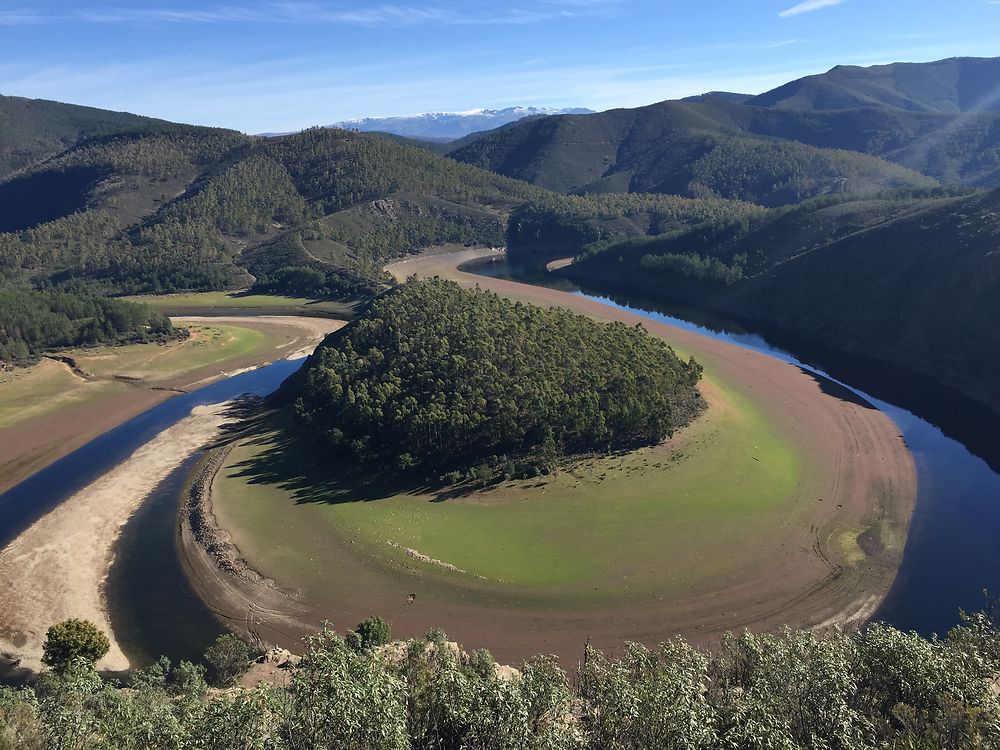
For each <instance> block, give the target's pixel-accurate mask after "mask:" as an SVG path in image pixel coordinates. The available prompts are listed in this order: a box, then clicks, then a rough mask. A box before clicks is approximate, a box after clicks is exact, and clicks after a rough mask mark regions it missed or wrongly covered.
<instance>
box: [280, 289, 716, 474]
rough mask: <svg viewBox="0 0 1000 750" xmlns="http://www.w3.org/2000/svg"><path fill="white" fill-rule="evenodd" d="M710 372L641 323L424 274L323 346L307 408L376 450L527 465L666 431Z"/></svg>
mask: <svg viewBox="0 0 1000 750" xmlns="http://www.w3.org/2000/svg"><path fill="white" fill-rule="evenodd" d="M700 375H701V367H700V366H699V365H698V364H697V363H695V362H694V361H689V362H683V361H681V360H680V359H679V358H678V357H677V356H676V355H675V354H674V352H673V351H672V350H671V349H670V347H668V346H667V345H666V344H664V343H663V342H662V341H660V340H659V339H656V338H653V337H651V336H649V335H648V334H647V333H646V332H645V331H643V330H642V329H641V328H630V327H628V326H625V325H623V324H621V323H611V324H603V323H597V322H594V321H592V320H590V319H589V318H585V317H582V316H580V315H575V314H572V313H569V312H566V311H562V310H558V309H552V310H545V309H542V308H539V307H535V306H531V305H523V304H521V303H513V302H510V301H508V300H506V299H504V298H502V297H499V296H497V295H496V294H493V293H490V292H485V291H481V290H478V289H477V290H463V289H461V288H460V287H459V286H458V285H457V284H455V283H453V282H449V281H442V280H440V279H433V280H426V281H417V280H415V279H410V280H408V281H407V282H406V283H405V284H403V285H401V286H399V287H397V288H395V289H393V290H391V291H389V292H387V293H386V294H385V295H383V296H382V297H380V298H378V299H377V300H376V301H375V302H374V303H373V304H372V305H371V308H370V309H369V310H368V312H367V313H366V314H365V315H364V316H363V317H362V318H360V319H359V320H357V321H355V322H354V323H353V324H352V325H350V326H348V327H347V328H345V329H344V330H343V331H342V332H339V333H338V334H335V335H334V336H333V337H331V339H329V340H328V341H327V342H326V344H325V345H324V346H322V347H321V348H320V349H319V350H317V352H316V354H315V355H314V356H313V357H312V359H311V360H310V361H309V363H308V365H307V366H306V367H305V368H304V373H303V375H302V377H301V378H300V384H299V396H298V402H297V411H298V413H299V415H300V416H301V418H302V420H303V421H304V422H305V424H306V425H308V427H310V428H311V429H312V430H314V431H315V432H316V433H317V434H318V435H320V436H321V437H322V439H323V440H324V441H325V442H326V444H327V445H329V446H330V447H331V448H333V449H334V450H336V451H339V452H342V453H344V454H347V455H349V456H351V457H353V458H355V459H357V460H359V461H361V462H364V463H371V464H372V465H375V466H395V467H397V468H398V469H400V470H412V471H414V472H417V473H419V474H420V475H422V476H423V477H425V478H433V479H436V478H438V477H439V476H441V475H443V474H445V473H448V472H459V473H463V474H466V473H468V472H470V471H472V472H473V473H475V474H477V476H478V475H488V474H489V473H490V471H491V470H494V469H495V470H498V471H502V472H505V473H515V474H521V473H523V472H524V471H532V470H533V469H538V470H546V469H548V468H551V467H552V465H553V464H554V463H555V462H556V461H557V460H558V458H559V457H561V456H565V455H571V454H579V453H585V452H592V451H605V450H609V449H613V448H631V447H635V446H639V445H649V444H653V443H657V442H659V441H661V440H663V439H664V438H665V437H667V436H669V435H670V434H672V433H673V431H674V430H676V429H677V428H678V427H680V426H682V425H684V424H687V423H688V422H689V421H690V420H691V419H692V417H693V416H694V415H696V414H697V413H698V411H699V410H700V408H701V404H702V402H701V398H700V395H699V394H698V391H697V389H696V387H695V386H696V384H697V382H698V379H699V377H700Z"/></svg>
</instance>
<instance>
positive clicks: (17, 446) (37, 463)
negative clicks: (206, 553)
mask: <svg viewBox="0 0 1000 750" xmlns="http://www.w3.org/2000/svg"><path fill="white" fill-rule="evenodd" d="M174 321H175V322H176V323H177V324H179V325H184V324H185V323H231V324H236V325H240V326H243V327H246V328H255V329H258V330H265V331H268V332H269V333H271V334H273V335H274V337H275V340H276V341H278V342H280V343H278V344H276V345H275V346H273V347H268V348H266V349H262V350H259V351H256V352H253V353H251V354H249V355H245V356H241V357H234V358H232V359H230V360H226V361H224V362H221V363H218V364H216V365H212V366H210V367H207V368H199V369H197V370H193V371H190V372H185V373H183V374H180V375H177V376H175V377H168V378H165V379H163V380H158V381H157V382H156V383H155V384H152V385H153V387H148V386H145V385H144V384H142V383H133V384H130V387H127V388H126V387H124V386H121V387H119V388H117V389H116V390H115V392H113V393H108V394H106V395H102V396H99V397H96V398H91V399H88V400H85V401H82V402H81V403H69V404H67V405H66V406H64V407H62V408H60V409H58V410H56V411H53V412H49V413H47V414H42V415H39V416H37V417H33V418H30V419H26V420H23V421H20V422H17V423H16V424H14V425H12V426H10V427H7V428H3V429H0V493H3V492H5V491H7V490H9V489H10V488H11V487H13V486H14V485H16V484H17V483H19V482H21V481H23V480H24V479H26V478H27V477H29V476H31V475H32V474H34V473H35V472H36V471H39V470H40V469H43V468H45V467H46V466H48V465H49V464H51V463H53V462H55V461H57V460H59V459H60V458H62V457H63V456H66V455H68V454H69V453H72V452H73V451H75V450H76V449H77V448H79V447H80V446H82V445H85V444H86V443H88V442H90V441H91V440H93V439H94V438H96V437H97V436H98V435H101V434H103V433H105V432H107V431H108V430H110V429H112V428H114V427H117V426H118V425H120V424H122V423H123V422H127V421H128V420H129V419H131V418H132V417H135V416H137V415H139V414H141V413H142V412H144V411H146V410H148V409H150V408H152V407H154V406H156V405H157V404H159V403H161V402H163V401H165V400H167V399H168V398H170V397H171V396H173V395H174V393H173V392H172V391H171V390H170V389H179V390H183V391H190V390H193V389H195V388H200V387H202V386H204V385H207V384H209V383H211V382H213V381H215V380H219V379H220V378H223V377H226V376H228V375H232V374H235V373H237V372H242V371H245V370H249V369H253V368H254V367H260V366H262V365H265V364H268V363H270V362H273V361H275V360H278V359H286V358H295V357H301V356H305V355H307V354H309V353H311V352H312V350H313V349H315V348H316V345H317V344H318V343H319V342H320V341H322V340H323V338H324V337H325V336H326V335H327V334H328V333H330V332H331V331H334V330H336V329H338V328H340V327H341V326H343V325H344V321H341V320H332V319H328V318H307V317H295V316H247V317H236V316H234V317H225V318H223V317H194V316H191V317H182V318H174ZM39 366H45V367H63V368H65V367H66V365H64V364H61V363H55V362H52V361H46V362H44V363H43V364H42V365H39ZM90 385H94V386H99V385H100V383H99V382H95V383H93V384H88V387H90Z"/></svg>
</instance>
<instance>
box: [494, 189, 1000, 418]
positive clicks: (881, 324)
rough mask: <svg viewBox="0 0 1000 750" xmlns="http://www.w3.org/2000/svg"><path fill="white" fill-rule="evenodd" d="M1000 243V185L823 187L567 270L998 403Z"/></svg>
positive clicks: (592, 251)
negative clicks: (928, 194)
mask: <svg viewBox="0 0 1000 750" xmlns="http://www.w3.org/2000/svg"><path fill="white" fill-rule="evenodd" d="M567 231H572V223H570V225H569V228H568V230H567ZM512 242H513V243H514V246H513V247H512V251H514V252H515V254H516V252H517V244H518V243H519V240H518V237H517V236H516V235H514V236H512ZM523 245H524V250H525V251H526V252H529V253H530V252H531V251H532V247H533V246H532V244H531V242H530V241H527V242H524V243H523ZM997 248H1000V190H997V191H994V192H992V193H989V194H974V195H969V196H965V197H950V198H949V197H942V198H916V197H913V198H910V199H902V198H901V197H899V196H895V197H893V199H891V200H890V199H869V200H856V201H850V202H846V203H835V202H831V201H817V202H813V203H811V204H806V205H803V206H801V207H798V208H795V209H793V210H783V211H772V212H769V213H768V214H763V215H757V216H755V217H751V219H750V221H749V222H743V223H734V222H721V223H715V224H712V223H706V224H704V225H702V226H699V227H694V228H687V229H681V230H677V231H673V232H666V233H663V234H660V235H657V236H651V237H640V236H635V235H633V236H632V237H631V238H622V239H621V240H620V241H618V242H613V241H612V242H605V243H593V244H591V245H590V247H589V249H588V250H587V251H586V252H584V253H583V257H582V258H581V260H580V261H579V262H578V263H577V264H574V265H573V266H571V267H570V268H569V269H566V272H567V273H570V274H571V275H573V276H574V277H577V278H581V279H587V280H589V281H590V282H591V283H592V284H594V283H596V284H597V285H598V286H601V285H605V286H608V287H610V288H617V289H626V288H630V289H632V290H635V291H638V292H641V293H642V294H643V296H645V297H647V298H653V299H659V300H662V301H665V302H667V301H669V302H682V303H685V304H689V305H693V306H695V307H697V308H698V309H702V310H714V311H717V312H722V313H725V314H729V315H733V316H737V317H739V318H742V319H745V320H750V321H754V322H756V323H757V324H759V325H761V326H762V327H768V328H771V329H776V330H781V331H785V332H788V333H792V334H796V335H798V336H801V337H804V338H807V339H811V340H814V341H818V342H821V343H823V344H825V345H826V346H828V347H832V348H834V349H838V350H841V351H847V352H853V353H857V354H862V355H865V356H867V357H871V358H874V359H878V360H882V361H885V362H888V363H890V364H892V365H896V366H899V367H902V368H904V369H907V370H910V371H914V372H919V373H922V374H924V375H927V376H929V377H930V378H932V379H934V380H937V381H938V382H941V383H944V384H947V385H948V386H950V387H952V388H955V389H957V390H959V391H962V392H964V393H965V394H967V395H969V396H971V397H973V398H974V399H976V400H978V401H980V402H982V403H985V404H988V405H989V406H991V407H992V408H993V409H994V410H995V411H997V412H1000V380H998V379H997V377H996V372H997V371H998V369H1000V328H998V327H997V325H996V322H997V321H998V320H1000V253H998V252H997Z"/></svg>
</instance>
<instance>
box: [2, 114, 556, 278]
mask: <svg viewBox="0 0 1000 750" xmlns="http://www.w3.org/2000/svg"><path fill="white" fill-rule="evenodd" d="M541 194H542V191H540V190H538V189H537V188H533V187H531V186H529V185H525V184H523V183H517V182H515V181H512V180H508V179H506V178H503V177H498V176H496V175H493V174H491V173H489V172H484V171H482V170H478V169H475V168H472V167H468V166H465V165H460V164H457V163H455V162H454V161H452V160H449V159H445V158H442V157H439V156H437V155H435V154H432V153H430V152H427V151H425V150H422V149H418V148H413V147H410V146H406V145H402V144H399V143H394V142H391V141H388V140H386V139H384V138H380V137H378V136H372V135H363V134H360V133H350V132H346V131H336V130H329V129H314V130H310V131H306V132H304V133H300V134H296V135H292V136H286V137H282V138H272V139H265V138H254V137H249V136H244V135H241V134H239V133H234V132H231V131H222V130H210V129H205V128H184V127H181V126H177V128H175V130H174V131H173V132H145V131H144V132H138V133H129V134H123V135H116V136H111V137H107V138H103V139H96V140H93V141H90V142H87V143H84V144H82V145H79V146H77V147H74V148H71V149H69V150H67V151H66V152H64V153H62V154H60V155H59V156H57V157H53V158H50V159H47V160H44V161H42V162H41V163H39V164H37V165H36V166H34V167H33V168H30V169H27V170H23V171H21V172H19V173H17V174H16V175H14V176H12V177H11V178H10V179H8V180H7V181H6V182H2V183H0V199H3V200H0V229H2V230H5V232H4V233H0V274H3V275H5V276H7V277H14V278H25V279H34V280H39V279H52V280H54V281H57V282H61V281H64V280H66V279H73V278H85V279H91V280H94V281H97V282H98V283H99V284H101V285H102V286H103V287H104V288H105V289H107V290H108V291H111V292H126V293H132V292H169V291H177V290H182V289H195V290H208V289H229V288H239V287H245V286H251V285H253V284H254V283H255V280H256V281H257V283H258V289H260V290H263V289H267V290H268V291H275V292H277V291H287V292H294V291H295V290H294V289H293V287H296V288H302V286H303V284H302V283H301V280H302V278H303V274H305V275H308V276H309V277H310V278H312V279H318V278H319V276H322V277H323V281H322V282H318V281H310V282H309V283H308V286H310V287H315V288H317V289H319V288H322V289H323V290H324V291H325V292H326V293H327V294H328V295H330V296H350V295H352V294H356V293H357V292H358V290H359V289H360V288H361V287H363V286H365V283H367V284H368V285H370V284H372V283H376V284H377V283H378V282H379V280H380V278H381V267H382V265H383V263H384V262H385V260H387V259H388V258H391V257H395V256H398V255H400V254H405V253H407V252H413V251H416V250H419V249H420V248H423V247H426V246H428V245H434V244H445V243H455V242H460V243H469V244H499V243H500V242H502V240H503V235H504V230H505V227H506V219H507V215H508V213H509V212H510V210H512V209H513V207H515V206H516V205H518V204H519V203H521V202H523V201H524V200H525V199H527V198H530V197H538V196H539V195H541ZM43 195H44V198H45V200H43V201H37V200H34V199H33V198H32V196H35V197H38V196H43ZM26 207H28V208H30V210H28V209H27V208H26ZM266 247H279V248H283V252H284V253H285V255H286V256H287V262H285V263H282V264H281V265H276V263H275V262H272V261H268V260H265V259H264V258H263V256H264V255H265V254H266V252H265V251H264V250H263V249H264V248H266ZM251 268H253V269H254V271H251ZM283 269H285V270H283ZM255 271H260V272H261V273H262V274H263V275H262V277H261V278H260V279H259V280H257V279H256V275H257V274H256V272H255ZM279 271H280V272H281V273H278V272H279ZM362 278H363V279H366V282H364V283H363V282H361V281H360V279H362ZM285 279H288V280H289V283H290V285H289V286H283V280H285Z"/></svg>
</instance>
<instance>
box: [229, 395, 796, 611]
mask: <svg viewBox="0 0 1000 750" xmlns="http://www.w3.org/2000/svg"><path fill="white" fill-rule="evenodd" d="M715 385H716V387H717V388H718V391H719V393H720V394H721V396H720V399H719V403H718V404H716V405H715V407H714V408H713V409H712V410H710V412H709V413H708V414H707V415H706V416H705V417H703V418H702V419H701V420H700V421H699V422H698V423H697V424H696V425H694V426H692V427H690V428H688V430H686V431H685V433H684V435H683V440H682V442H681V444H680V446H679V448H677V449H676V450H672V451H671V450H668V449H664V448H658V449H644V450H641V451H636V452H633V453H629V454H625V455H621V456H613V457H607V458H599V459H590V460H586V461H582V462H578V463H576V464H575V465H572V466H570V467H568V468H566V469H564V470H562V471H560V472H558V473H557V474H556V475H554V476H551V477H543V478H540V479H539V480H527V481H516V482H508V483H506V484H504V485H502V486H500V487H497V488H494V489H490V490H487V491H483V492H478V493H475V494H471V495H467V496H465V497H457V498H455V497H453V498H449V499H445V500H441V501H439V502H435V500H438V499H439V498H438V497H436V496H435V495H433V494H429V493H425V492H410V493H407V492H399V491H398V490H393V489H391V488H388V489H387V488H384V487H380V486H377V485H373V484H369V485H367V486H365V485H360V484H356V483H353V481H352V479H353V478H352V477H351V476H350V472H349V471H345V475H344V476H343V477H342V478H338V477H336V476H331V475H330V474H329V473H327V474H326V475H323V474H322V473H318V472H317V471H316V470H315V469H313V468H308V467H304V466H303V465H302V464H301V462H300V461H299V457H300V456H301V455H302V451H301V450H299V449H297V448H296V447H295V445H294V440H293V441H292V443H291V444H288V443H286V442H285V441H286V440H287V435H288V430H287V429H286V430H285V431H284V432H282V431H281V430H278V431H272V432H269V433H267V434H265V435H264V436H263V437H259V438H257V439H253V440H247V441H245V442H244V443H242V444H240V445H239V446H237V448H236V449H235V450H234V451H233V453H232V454H231V456H230V458H229V461H228V463H227V465H226V467H224V468H223V470H222V471H220V473H219V475H218V477H217V479H216V483H215V486H214V494H213V498H214V504H215V509H216V514H217V516H218V517H219V520H220V522H221V523H222V525H223V526H224V527H225V528H228V529H229V530H230V531H231V532H233V534H234V541H235V542H236V544H237V545H238V546H239V547H240V550H241V552H242V553H243V554H244V555H245V556H246V557H247V559H248V561H249V562H250V563H251V564H252V565H254V566H256V567H258V568H259V569H260V570H261V572H263V573H264V574H265V575H269V576H272V577H274V578H276V579H277V580H279V581H281V582H283V583H288V584H290V585H293V586H297V587H301V588H302V589H303V590H305V591H306V592H307V593H308V594H309V595H310V596H317V597H322V596H323V592H324V590H326V589H329V587H330V585H331V581H332V580H333V577H335V576H336V570H337V565H338V563H337V559H338V557H339V556H341V555H343V554H344V553H345V550H347V551H348V554H353V555H354V556H355V557H356V558H358V559H363V560H365V561H366V563H365V564H366V565H367V566H368V567H369V568H371V567H372V565H371V564H372V563H374V564H375V567H377V568H380V569H381V570H383V571H384V575H388V576H393V577H397V578H398V577H399V576H403V577H405V576H407V575H412V573H410V572H408V571H409V570H411V569H413V568H416V569H418V570H420V575H421V576H422V577H423V579H426V578H427V577H428V576H429V577H432V578H440V579H442V580H441V585H444V586H447V585H455V584H458V585H472V586H474V587H476V588H478V589H480V590H482V589H487V590H488V591H490V592H493V593H494V594H497V595H501V596H503V595H506V594H510V595H514V596H518V597H529V598H533V597H535V596H539V597H544V598H545V599H546V601H549V602H558V601H562V602H564V603H578V602H587V601H595V600H609V599H610V600H620V599H627V598H630V597H649V596H650V595H656V596H667V595H671V594H675V593H681V592H683V591H686V590H689V589H692V588H694V587H700V586H703V585H705V584H706V582H711V581H713V580H714V581H719V580H727V579H730V578H731V577H733V576H738V575H741V573H742V569H743V567H745V566H746V565H748V563H752V562H753V561H759V560H763V559H764V558H765V557H767V556H768V555H773V549H774V540H775V537H776V536H777V535H779V534H780V533H781V531H782V528H783V527H784V525H785V524H787V523H788V522H789V519H791V518H793V517H794V515H795V512H796V509H795V500H796V499H797V492H796V489H797V487H798V486H799V481H800V478H801V468H800V460H799V458H798V456H797V454H796V451H795V449H794V447H793V446H792V445H791V444H790V443H789V442H788V441H787V440H786V439H785V438H784V437H783V436H782V435H781V434H779V432H778V430H777V429H776V428H775V427H774V425H772V424H771V423H770V422H769V421H768V420H767V419H766V418H765V417H764V415H763V414H762V413H761V412H760V411H759V410H758V409H757V408H756V407H755V406H754V405H753V404H751V403H750V401H749V400H747V399H746V398H744V397H743V396H742V395H740V394H738V393H736V392H734V391H732V390H730V389H727V388H725V387H724V386H721V385H720V384H718V383H716V384H715ZM334 474H336V470H334ZM403 548H412V549H415V550H417V551H418V552H420V553H421V554H423V555H426V556H428V557H431V558H435V559H437V560H440V561H443V562H447V563H449V564H451V565H453V566H455V567H457V568H460V569H461V570H462V571H464V573H458V572H455V571H451V570H448V569H445V568H443V567H441V566H439V565H436V564H433V563H427V562H422V561H419V560H417V559H414V558H413V557H411V556H409V555H408V554H407V553H406V552H405V550H404V549H403ZM733 550H739V554H733Z"/></svg>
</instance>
